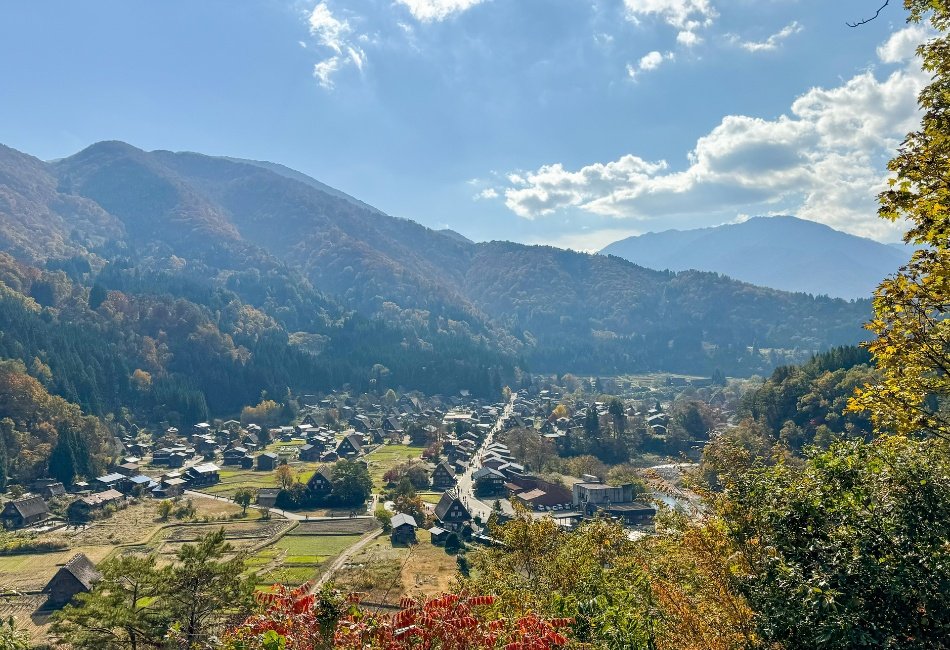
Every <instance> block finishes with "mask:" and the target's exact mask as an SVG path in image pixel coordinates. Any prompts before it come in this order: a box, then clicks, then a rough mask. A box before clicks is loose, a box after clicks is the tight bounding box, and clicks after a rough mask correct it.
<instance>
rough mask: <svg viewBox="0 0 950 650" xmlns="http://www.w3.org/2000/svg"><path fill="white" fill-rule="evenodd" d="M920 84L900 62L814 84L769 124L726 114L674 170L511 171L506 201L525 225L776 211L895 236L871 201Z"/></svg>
mask: <svg viewBox="0 0 950 650" xmlns="http://www.w3.org/2000/svg"><path fill="white" fill-rule="evenodd" d="M895 38H897V37H895ZM899 38H904V37H899ZM889 42H890V41H889ZM893 51H901V52H906V51H907V47H903V48H902V49H901V48H898V47H897V46H895V47H894V48H893ZM889 56H896V54H895V55H892V49H888V48H887V46H884V49H883V52H882V54H881V58H882V59H885V58H886V57H889ZM654 59H655V57H654ZM926 82H927V77H926V75H925V74H924V73H922V72H921V71H920V70H919V69H918V66H917V64H916V62H911V63H909V64H908V65H907V66H905V67H903V68H901V69H898V70H896V71H894V72H893V73H891V74H890V75H889V76H887V77H886V78H883V79H880V80H879V79H877V78H876V77H875V76H874V74H873V72H864V73H862V74H859V75H857V76H855V77H853V78H852V79H850V80H848V81H847V82H845V83H843V84H842V85H840V86H837V87H834V88H830V89H825V88H813V89H811V90H809V91H808V92H806V93H804V94H803V95H801V96H800V97H798V98H797V99H795V100H794V102H793V103H792V105H791V106H790V110H789V111H788V113H787V114H786V115H782V116H779V117H778V118H776V119H762V118H757V117H749V116H744V115H729V116H726V117H724V118H723V119H722V121H721V122H720V124H719V125H718V126H716V127H715V128H714V129H712V131H710V132H709V133H707V134H706V135H704V136H702V137H700V138H699V139H698V140H697V141H696V144H695V146H694V148H693V150H692V151H691V152H689V153H688V155H687V156H686V159H687V164H686V165H685V167H684V168H683V169H680V170H675V169H671V168H670V166H669V164H668V163H667V162H666V161H663V160H658V161H648V160H644V159H642V158H640V157H638V156H635V155H633V154H628V155H626V156H623V157H621V158H620V159H618V160H616V161H613V162H608V163H594V164H591V165H587V166H585V167H581V168H580V169H578V170H576V171H571V170H568V169H565V168H564V166H563V165H561V164H559V163H555V164H550V165H544V166H542V167H540V168H539V169H537V170H536V171H527V172H525V171H518V172H515V173H512V174H510V175H509V177H508V181H509V184H508V187H507V188H506V189H505V190H504V195H505V204H506V206H507V207H508V208H509V209H510V210H512V211H513V212H514V213H515V214H516V215H518V216H520V217H523V218H526V219H535V218H539V217H543V216H545V215H550V214H553V213H556V212H559V211H565V210H567V211H571V210H573V211H581V212H587V213H590V214H593V215H598V216H601V217H603V216H608V217H614V218H617V219H620V220H627V222H629V221H630V220H638V221H650V220H654V219H661V218H664V217H680V218H683V219H685V220H687V221H689V220H696V219H698V218H700V217H702V218H708V217H716V216H718V217H719V218H721V219H723V220H728V219H732V218H735V217H736V216H737V215H740V214H763V213H768V212H784V213H789V214H797V215H798V216H801V217H803V218H807V219H812V220H814V221H820V222H822V223H827V224H828V225H831V226H833V227H835V228H839V229H842V230H846V231H849V232H853V233H856V234H860V235H865V236H873V237H878V238H881V239H894V238H895V235H896V233H897V232H898V231H899V230H900V226H899V225H891V224H888V223H886V222H884V221H883V220H880V219H877V218H876V216H875V213H876V208H877V204H876V195H877V193H878V192H879V191H880V190H881V189H883V187H884V185H885V179H886V175H885V165H884V163H885V161H886V160H887V159H888V158H889V157H890V156H891V155H892V154H893V151H894V149H895V147H896V145H897V144H898V143H899V142H900V140H901V139H902V138H903V137H904V135H906V133H907V132H908V131H910V130H913V129H914V128H916V126H917V125H918V124H919V119H920V117H919V113H918V109H917V103H916V97H917V94H918V92H919V90H920V89H921V88H922V87H923V85H924V84H925V83H926Z"/></svg>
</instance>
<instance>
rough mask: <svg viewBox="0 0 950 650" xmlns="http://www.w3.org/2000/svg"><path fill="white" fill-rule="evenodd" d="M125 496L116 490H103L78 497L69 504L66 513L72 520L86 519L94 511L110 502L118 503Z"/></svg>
mask: <svg viewBox="0 0 950 650" xmlns="http://www.w3.org/2000/svg"><path fill="white" fill-rule="evenodd" d="M124 498H125V497H124V496H123V494H122V493H121V492H119V491H118V490H111V489H110V490H104V491H102V492H97V493H95V494H90V495H88V496H84V497H79V498H78V499H76V500H75V501H73V502H72V503H70V504H69V507H68V508H67V509H66V514H67V516H68V517H69V519H70V520H72V521H85V520H88V519H89V518H90V517H91V516H92V514H93V513H94V512H97V511H99V510H102V509H103V508H105V507H106V506H108V505H110V504H118V503H120V502H121V501H122V500H123V499H124Z"/></svg>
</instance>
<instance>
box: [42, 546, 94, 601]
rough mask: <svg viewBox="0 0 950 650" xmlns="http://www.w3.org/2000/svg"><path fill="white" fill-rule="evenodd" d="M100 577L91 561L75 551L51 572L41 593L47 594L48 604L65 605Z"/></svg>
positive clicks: (87, 589) (84, 591) (90, 587)
mask: <svg viewBox="0 0 950 650" xmlns="http://www.w3.org/2000/svg"><path fill="white" fill-rule="evenodd" d="M101 577H102V574H101V573H99V572H98V571H96V567H95V565H94V564H93V563H92V561H91V560H90V559H89V558H88V557H86V556H85V555H84V554H83V553H77V554H76V555H74V556H73V557H72V558H71V559H70V560H69V561H68V562H67V563H66V564H64V565H63V566H62V567H60V569H59V571H57V572H56V573H55V574H53V577H52V578H51V579H50V581H49V582H48V583H46V586H45V587H43V593H44V594H48V601H47V602H48V603H49V604H51V605H65V604H66V603H68V602H69V601H71V600H72V599H73V597H74V596H75V595H76V594H81V593H86V592H88V591H91V590H92V586H93V585H94V584H95V583H96V582H98V581H99V579H100V578H101Z"/></svg>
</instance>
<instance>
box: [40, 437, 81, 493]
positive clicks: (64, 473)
mask: <svg viewBox="0 0 950 650" xmlns="http://www.w3.org/2000/svg"><path fill="white" fill-rule="evenodd" d="M68 432H69V430H68V429H67V428H66V427H60V432H59V440H57V441H56V446H55V447H54V448H53V452H52V453H51V454H50V456H49V470H48V472H47V473H48V474H49V475H50V476H51V477H52V478H55V479H56V480H58V481H60V482H61V483H62V484H63V485H66V486H69V485H72V484H73V481H74V480H75V479H76V458H75V456H74V455H73V448H72V446H71V445H70V440H69V433H68Z"/></svg>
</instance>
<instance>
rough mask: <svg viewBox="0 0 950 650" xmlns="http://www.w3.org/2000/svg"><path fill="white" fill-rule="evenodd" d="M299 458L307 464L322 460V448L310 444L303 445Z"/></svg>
mask: <svg viewBox="0 0 950 650" xmlns="http://www.w3.org/2000/svg"><path fill="white" fill-rule="evenodd" d="M299 458H300V460H302V461H304V462H306V463H314V462H316V461H318V460H320V447H317V446H316V445H311V444H309V443H308V444H306V445H301V447H300V456H299Z"/></svg>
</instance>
